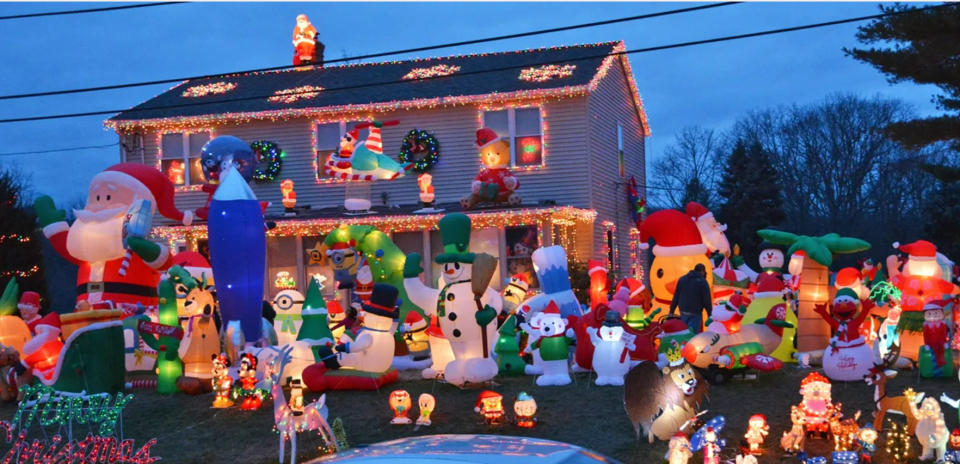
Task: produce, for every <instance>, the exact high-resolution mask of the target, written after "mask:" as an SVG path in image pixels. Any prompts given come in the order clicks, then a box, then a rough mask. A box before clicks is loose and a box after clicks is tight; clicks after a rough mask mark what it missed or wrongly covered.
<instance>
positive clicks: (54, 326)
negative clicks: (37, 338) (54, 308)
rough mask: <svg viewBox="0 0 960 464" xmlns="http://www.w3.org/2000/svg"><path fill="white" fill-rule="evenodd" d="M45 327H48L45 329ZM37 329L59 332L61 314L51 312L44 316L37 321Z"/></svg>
mask: <svg viewBox="0 0 960 464" xmlns="http://www.w3.org/2000/svg"><path fill="white" fill-rule="evenodd" d="M43 327H46V328H45V329H44V328H43ZM35 330H36V331H37V332H43V331H45V330H56V331H57V332H60V315H59V314H57V313H50V314H47V315H46V316H43V317H42V318H40V320H39V321H37V325H36V326H35Z"/></svg>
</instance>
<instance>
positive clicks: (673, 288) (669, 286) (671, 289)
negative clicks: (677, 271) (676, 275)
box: [666, 279, 680, 295]
mask: <svg viewBox="0 0 960 464" xmlns="http://www.w3.org/2000/svg"><path fill="white" fill-rule="evenodd" d="M678 280H680V279H675V280H673V281H671V282H667V285H666V287H667V291H668V292H670V294H671V295H673V293H674V292H676V291H677V281H678Z"/></svg>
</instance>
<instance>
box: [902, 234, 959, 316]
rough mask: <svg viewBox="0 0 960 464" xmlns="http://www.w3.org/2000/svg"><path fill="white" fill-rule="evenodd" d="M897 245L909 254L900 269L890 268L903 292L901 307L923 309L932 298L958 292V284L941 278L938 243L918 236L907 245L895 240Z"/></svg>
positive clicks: (907, 309) (906, 309)
mask: <svg viewBox="0 0 960 464" xmlns="http://www.w3.org/2000/svg"><path fill="white" fill-rule="evenodd" d="M893 247H894V248H896V249H898V250H900V251H901V252H903V253H906V254H907V261H906V263H904V265H903V270H902V271H901V272H900V273H897V274H896V275H894V273H895V272H896V269H893V268H891V269H890V274H891V277H892V278H891V279H890V283H891V284H893V286H894V287H897V289H899V290H900V292H901V293H902V294H901V297H900V307H901V308H902V309H903V310H904V311H907V312H910V311H923V308H924V306H925V305H926V304H927V303H928V302H930V301H933V300H939V299H941V298H943V295H955V294H957V287H956V286H955V285H953V284H951V283H950V282H947V281H946V280H943V279H942V278H941V276H942V275H943V271H942V270H941V269H940V264H939V263H937V246H936V245H934V244H932V243H930V242H928V241H926V240H917V241H916V242H913V243H908V244H906V245H901V244H900V243H894V244H893Z"/></svg>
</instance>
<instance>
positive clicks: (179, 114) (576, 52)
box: [109, 42, 619, 122]
mask: <svg viewBox="0 0 960 464" xmlns="http://www.w3.org/2000/svg"><path fill="white" fill-rule="evenodd" d="M618 44H619V42H605V43H600V44H591V45H575V46H569V47H557V48H545V49H534V50H525V51H518V52H506V53H497V54H477V55H463V56H453V57H445V58H431V59H424V60H409V61H396V62H384V63H373V64H366V65H347V66H331V67H326V68H316V69H312V70H309V71H298V70H290V71H281V72H265V73H255V74H246V75H242V74H241V75H234V76H228V77H220V78H213V79H201V80H195V81H187V82H184V83H183V84H181V85H179V86H176V87H174V88H172V89H170V90H168V91H166V92H164V93H162V94H160V95H158V96H156V97H154V98H152V99H150V100H147V101H145V102H143V103H141V104H139V105H137V106H135V107H133V108H131V109H130V110H127V111H124V112H122V113H120V114H117V115H116V116H114V117H112V118H110V120H109V121H113V122H123V121H137V120H148V119H164V118H184V117H196V116H205V115H221V114H235V113H252V112H264V111H276V110H290V109H300V110H303V109H310V108H325V107H340V106H345V105H364V104H371V103H374V104H376V103H389V102H394V101H410V100H420V99H432V98H444V97H459V96H473V95H488V94H493V93H514V92H523V91H536V90H549V89H559V88H563V87H568V86H583V85H587V84H588V83H590V81H591V80H592V79H593V78H594V76H595V75H596V74H597V70H598V69H599V68H600V65H601V64H602V63H603V57H602V55H605V54H607V53H610V52H612V51H613V49H614V48H615V47H616V46H617V45H618ZM587 57H593V58H587ZM584 58H587V59H584ZM567 61H569V64H574V65H576V69H575V70H574V71H573V74H572V75H571V76H568V77H563V78H556V79H551V80H548V81H545V82H528V81H522V80H520V79H519V75H520V69H519V68H515V69H509V70H500V71H492V72H487V73H481V74H472V75H463V76H457V74H454V75H453V76H450V77H445V78H440V79H433V80H427V81H419V82H418V81H409V80H406V81H405V80H403V79H402V77H403V76H404V75H405V74H407V73H408V72H410V71H411V70H412V69H413V68H429V67H431V66H435V65H439V64H446V65H451V66H459V67H460V71H459V73H465V72H475V71H482V70H489V69H498V68H505V67H521V66H522V67H525V66H536V65H538V64H540V63H548V62H549V63H552V62H560V63H561V64H563V63H564V62H567ZM216 82H228V83H234V84H236V88H234V89H233V90H231V91H228V92H226V93H223V94H217V95H207V96H204V97H199V98H187V97H183V96H182V93H183V92H184V90H186V89H187V88H189V87H193V86H197V85H203V84H209V83H216ZM383 82H396V83H395V84H391V85H376V86H371V87H364V88H357V89H350V90H340V91H334V90H331V91H324V92H320V94H318V95H317V96H316V97H314V98H311V99H300V100H298V101H296V102H293V103H278V102H270V101H268V100H267V98H265V97H264V96H269V95H272V94H274V93H275V92H277V91H281V90H285V89H292V88H296V87H301V86H307V85H310V86H318V87H323V88H324V89H335V88H340V87H347V86H357V85H366V84H379V83H383ZM251 97H257V98H251ZM235 99H245V100H242V101H230V100H235ZM201 102H202V103H208V104H203V105H199V106H185V107H179V108H165V109H151V108H160V107H165V106H170V105H183V104H195V103H201Z"/></svg>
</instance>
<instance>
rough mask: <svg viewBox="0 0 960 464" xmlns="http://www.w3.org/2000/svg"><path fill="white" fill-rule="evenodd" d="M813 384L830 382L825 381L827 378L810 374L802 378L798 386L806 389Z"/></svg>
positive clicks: (817, 373)
mask: <svg viewBox="0 0 960 464" xmlns="http://www.w3.org/2000/svg"><path fill="white" fill-rule="evenodd" d="M814 382H820V383H830V381H829V380H827V378H826V377H824V376H823V375H821V374H820V373H819V372H811V373H810V374H809V375H807V376H806V377H804V378H803V380H802V381H801V382H800V386H801V387H806V386H807V385H809V384H811V383H814Z"/></svg>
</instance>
